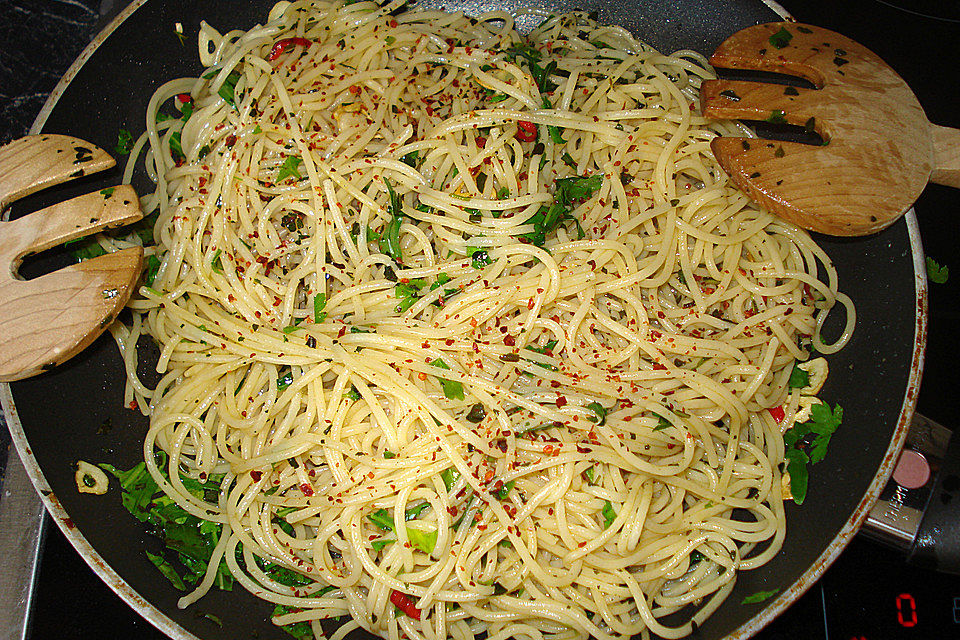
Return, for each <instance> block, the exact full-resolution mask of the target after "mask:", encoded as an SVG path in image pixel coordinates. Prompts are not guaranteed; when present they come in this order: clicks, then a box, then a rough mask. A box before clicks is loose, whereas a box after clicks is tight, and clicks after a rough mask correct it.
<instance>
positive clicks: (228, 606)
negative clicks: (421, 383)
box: [0, 0, 926, 640]
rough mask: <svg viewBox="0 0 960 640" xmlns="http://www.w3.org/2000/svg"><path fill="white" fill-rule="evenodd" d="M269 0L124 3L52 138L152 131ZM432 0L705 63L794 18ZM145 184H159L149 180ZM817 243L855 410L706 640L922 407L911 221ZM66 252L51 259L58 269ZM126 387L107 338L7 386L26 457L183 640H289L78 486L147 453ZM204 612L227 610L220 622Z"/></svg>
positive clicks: (67, 93) (826, 543) (806, 574)
mask: <svg viewBox="0 0 960 640" xmlns="http://www.w3.org/2000/svg"><path fill="white" fill-rule="evenodd" d="M270 4H271V3H270V2H258V1H254V0H244V1H242V2H236V3H234V2H231V3H216V2H208V3H203V2H193V3H180V2H172V1H171V2H163V1H162V0H150V1H149V2H147V3H146V4H143V5H142V6H139V7H138V8H136V9H135V10H134V9H133V8H131V9H128V10H126V11H125V12H124V13H123V14H122V15H121V18H123V20H122V22H119V24H118V23H117V22H115V23H114V24H113V25H111V27H112V32H111V29H108V30H107V32H105V34H102V35H101V36H98V38H97V39H96V40H95V42H94V45H93V46H92V47H91V48H89V49H88V50H87V51H86V52H85V54H84V56H85V58H84V57H81V61H83V62H82V64H80V63H78V65H75V66H74V67H73V68H72V69H71V71H70V72H68V74H67V78H66V79H65V81H64V82H63V83H61V85H60V87H58V90H57V91H56V92H55V93H54V95H53V97H52V98H51V100H50V102H49V103H48V105H47V107H46V108H45V110H44V112H43V113H42V114H41V117H40V120H39V122H40V123H41V124H42V126H43V130H45V131H51V132H62V133H69V134H73V135H77V136H79V137H82V138H85V139H87V140H90V141H91V142H94V143H96V144H98V145H100V146H101V147H103V148H105V149H112V147H113V145H114V144H115V141H116V135H117V130H118V129H119V128H120V127H125V128H129V129H131V130H133V131H139V130H142V124H141V123H142V121H143V118H144V115H143V114H144V111H145V107H146V102H147V100H148V99H149V97H150V95H151V93H152V91H153V89H154V88H155V87H156V86H157V85H159V84H160V83H162V82H164V81H165V80H168V79H170V78H174V77H178V76H182V75H190V74H193V75H196V74H197V73H198V72H199V71H200V67H199V63H198V62H197V61H196V57H197V56H196V52H195V44H194V43H195V41H196V38H195V36H196V29H197V25H198V23H199V21H200V20H202V19H203V20H207V21H208V22H210V23H211V24H213V25H214V26H216V27H218V28H220V29H221V30H224V29H229V28H235V27H241V28H246V27H249V26H252V25H253V24H254V23H256V22H258V21H261V20H263V19H264V18H265V15H266V12H267V10H268V8H269V6H270ZM423 4H432V5H437V6H444V7H447V8H455V7H463V8H464V9H465V10H466V11H468V12H471V11H473V12H477V11H479V10H483V9H490V8H494V7H499V8H506V9H511V8H516V7H521V6H547V7H550V8H552V9H557V10H571V9H599V10H600V19H601V20H602V21H605V22H615V23H618V24H621V25H623V26H625V27H627V28H629V29H631V30H632V31H633V32H634V33H636V34H637V35H639V36H640V37H641V38H643V39H645V40H647V41H649V42H651V43H652V44H653V45H654V46H656V47H658V48H659V49H661V50H665V51H670V50H674V49H678V48H693V49H697V50H699V51H701V52H703V53H707V54H708V53H710V52H711V51H712V50H713V49H714V48H715V47H716V45H718V44H719V43H720V42H721V41H722V40H723V39H724V38H725V37H727V36H728V35H730V34H732V33H733V32H735V31H737V30H738V29H740V28H743V27H746V26H749V25H752V24H756V23H759V22H766V21H771V20H777V19H780V16H778V15H777V14H776V13H775V12H773V11H772V10H771V9H770V8H768V7H767V6H765V5H764V4H761V3H760V2H759V1H756V0H738V1H733V0H692V1H690V2H686V3H676V2H671V1H669V0H654V1H649V2H638V3H637V4H628V3H624V2H612V1H611V2H601V1H600V0H588V1H587V2H584V3H577V2H566V1H564V2H552V1H550V0H546V1H537V0H527V1H523V0H499V1H498V0H493V1H490V2H477V1H476V0H466V1H462V2H458V1H456V0H452V1H449V2H440V1H433V0H431V1H430V2H424V3H423ZM678 4H682V6H676V5H678ZM176 23H181V24H182V25H183V28H184V31H185V34H186V36H185V41H186V44H185V45H182V44H181V43H180V41H179V40H178V39H177V38H176V36H175V33H174V28H175V26H174V25H175V24H176ZM93 47H95V48H93ZM118 176H119V172H117V171H115V172H114V173H113V175H107V176H97V177H95V178H92V179H90V180H88V181H86V182H85V183H84V184H76V183H74V184H72V185H71V186H69V187H66V188H63V189H60V190H59V191H57V192H54V193H48V194H40V195H37V196H34V197H32V198H31V199H29V200H26V201H21V202H19V203H17V205H18V206H17V207H16V208H15V209H14V211H13V214H12V215H13V216H17V215H22V213H23V212H25V211H30V210H34V209H35V208H37V207H39V206H42V205H43V204H45V203H46V202H49V201H50V200H53V199H62V198H64V197H67V196H71V195H74V194H77V193H81V192H87V191H91V190H94V189H97V188H103V187H105V186H109V185H110V184H115V183H116V181H117V180H118ZM135 186H137V187H138V188H140V189H141V190H146V188H147V184H146V183H140V184H135ZM818 240H819V241H820V244H821V246H823V247H824V248H825V249H826V251H827V252H828V253H829V254H830V256H831V257H832V258H833V260H834V262H835V263H836V264H837V266H838V269H839V272H840V278H841V285H842V289H843V290H844V291H845V292H847V293H848V294H849V295H851V297H853V299H854V301H855V302H856V304H857V309H858V315H859V321H858V325H857V330H856V333H855V335H854V338H853V341H852V342H851V344H850V345H849V346H848V347H847V348H846V349H844V350H843V351H842V352H840V353H839V354H837V355H835V356H833V357H831V359H830V365H831V376H830V380H829V381H828V384H827V387H826V388H825V390H824V391H823V392H822V394H821V395H822V397H824V398H825V399H828V400H829V401H831V402H839V403H840V404H841V405H842V406H843V407H845V409H846V412H845V419H844V424H843V427H842V428H841V430H840V431H839V432H838V433H837V434H836V435H835V436H834V439H833V445H832V447H831V453H830V455H829V456H828V457H827V459H826V460H825V461H824V462H822V463H820V464H819V465H817V466H816V467H814V468H813V469H812V474H811V475H812V477H811V481H810V490H809V495H808V498H807V501H806V503H805V504H804V505H803V506H802V507H796V506H795V505H793V504H789V505H788V507H787V518H788V525H789V532H788V536H787V540H786V543H785V545H784V548H783V550H782V552H781V553H780V554H779V555H778V556H777V557H776V558H775V559H774V560H773V561H772V562H770V563H769V564H767V565H766V566H764V567H763V568H761V569H759V570H756V571H752V572H744V573H741V574H740V577H739V578H738V584H737V587H736V589H735V590H734V592H733V594H732V595H731V596H730V598H729V599H728V600H727V602H726V603H725V604H724V605H723V606H722V607H721V608H720V609H719V610H718V611H717V612H716V613H715V614H714V616H713V617H711V618H710V619H709V620H708V622H707V623H706V624H705V625H704V626H703V627H702V628H701V631H700V634H699V636H698V637H699V638H704V639H712V638H722V637H727V636H729V637H731V638H745V637H748V636H750V635H752V634H753V633H754V632H756V631H757V630H758V629H759V628H760V627H762V626H763V625H764V624H765V623H766V622H768V621H769V620H770V619H772V618H773V617H774V616H775V615H776V614H777V613H779V612H780V611H782V610H783V608H785V607H786V606H787V605H788V604H789V603H790V602H792V601H793V599H795V598H796V597H797V596H798V595H799V594H801V593H802V592H803V591H804V590H805V589H806V588H808V587H809V586H810V585H811V584H812V583H813V582H814V581H815V580H816V578H817V577H818V576H819V575H820V573H822V571H823V570H824V569H825V567H826V566H827V565H828V564H829V563H830V562H831V561H832V559H833V558H834V557H835V556H836V555H837V554H838V553H839V552H840V550H841V549H842V548H843V546H844V545H845V543H846V541H847V540H848V539H849V538H850V537H851V536H852V535H853V534H854V533H855V531H856V530H857V528H858V527H859V525H860V524H861V522H862V520H863V518H864V517H865V515H866V514H865V510H866V508H867V507H868V505H869V504H870V503H871V502H872V500H873V499H874V498H875V497H876V495H877V493H878V492H879V490H880V488H881V487H882V486H883V485H884V483H885V481H886V478H887V476H889V473H890V471H891V465H892V462H893V461H894V459H895V457H896V455H897V452H898V451H899V448H900V445H901V443H902V440H903V437H904V435H905V427H906V425H907V423H908V422H909V418H910V415H911V413H912V411H913V406H914V401H915V398H916V390H917V385H918V383H919V374H920V364H921V361H922V347H923V343H924V339H925V320H926V304H925V286H924V281H923V278H922V271H923V266H922V250H921V249H920V243H919V236H918V233H917V229H916V221H915V219H914V218H913V215H912V214H910V215H909V216H908V217H907V218H905V219H904V220H901V221H900V222H898V223H896V224H895V225H893V226H892V227H890V228H889V229H887V230H886V231H884V232H882V233H881V234H878V235H876V236H872V237H868V238H862V239H857V240H835V239H829V238H818ZM63 259H64V258H63V256H58V255H53V256H50V257H49V258H48V260H49V262H50V263H51V264H56V263H57V262H58V261H60V260H63ZM878 274H882V277H877V276H878ZM835 320H839V318H835ZM838 324H839V322H836V323H834V325H835V326H834V327H833V329H834V330H835V329H836V325H838ZM828 333H830V330H829V329H828ZM153 357H154V358H155V354H154V356H153ZM150 359H151V357H150V354H149V353H145V354H144V356H143V357H142V362H143V364H142V370H143V371H142V373H143V374H144V376H145V378H146V379H147V380H148V381H149V380H150V379H151V375H150V370H151V368H152V363H151V362H150ZM123 383H124V376H123V368H122V364H121V362H120V358H119V356H118V354H117V351H116V347H115V346H114V345H113V342H112V340H110V339H109V337H107V338H101V339H100V340H99V341H98V342H96V343H95V344H94V345H93V346H92V347H90V348H89V349H88V350H87V351H86V352H84V353H83V354H82V355H80V356H79V357H77V358H75V359H74V360H72V361H70V362H69V363H67V364H66V365H63V366H61V367H59V368H58V369H56V370H54V371H52V372H50V373H48V374H45V375H44V376H41V377H39V378H36V379H33V380H30V381H25V382H19V383H16V384H14V385H11V386H10V388H9V391H8V390H6V389H3V390H0V395H2V396H3V399H4V408H5V410H6V413H7V417H8V421H9V423H10V426H11V431H12V433H13V435H14V439H15V441H16V442H17V444H18V447H19V448H20V452H21V456H22V457H23V458H24V460H25V463H26V466H27V469H28V471H29V472H30V474H31V476H32V478H33V480H34V482H35V484H36V485H37V487H38V489H40V490H41V493H42V494H43V496H44V500H45V502H46V504H47V506H48V508H49V509H50V511H51V512H52V513H53V515H54V517H55V519H56V521H57V524H58V525H59V526H60V528H61V529H62V530H63V531H64V532H65V533H66V535H67V537H68V538H69V539H70V541H71V542H72V543H73V544H74V546H76V547H77V548H78V550H79V551H80V552H81V554H83V556H84V557H85V559H86V560H87V562H88V563H89V564H90V565H91V566H92V567H93V568H94V570H96V571H97V572H98V573H99V574H100V575H101V577H103V578H104V580H106V581H107V583H108V584H110V586H111V587H112V588H114V590H116V591H117V592H118V593H119V594H120V595H121V596H122V597H123V598H124V599H126V600H127V601H128V602H129V603H130V604H131V605H132V606H133V607H135V608H136V609H137V610H139V611H140V612H141V613H142V614H143V615H145V616H146V617H147V618H149V619H150V620H151V621H152V622H153V623H154V624H155V625H157V626H158V627H159V628H161V630H163V631H165V632H167V633H168V634H170V635H172V636H174V637H184V638H189V637H193V636H196V637H198V638H204V639H205V640H214V639H219V638H223V639H234V638H245V637H259V638H282V637H286V636H285V635H284V634H283V632H282V631H280V630H279V629H277V628H276V627H274V626H273V625H272V624H271V623H270V621H269V612H270V609H271V607H270V605H268V604H266V603H264V602H262V601H260V600H258V599H257V598H254V597H253V596H250V595H249V594H247V593H246V592H244V591H243V590H242V588H240V587H237V590H235V591H234V592H233V593H224V592H220V591H216V590H215V591H211V593H210V594H208V595H207V596H205V598H204V599H202V600H201V601H200V602H199V603H198V604H196V605H193V607H191V608H190V609H188V610H186V611H181V610H179V609H177V607H176V601H177V598H178V597H179V596H180V595H181V594H180V592H177V591H176V590H175V589H174V588H173V587H172V586H170V585H169V584H168V583H167V582H166V581H165V580H163V579H162V578H161V577H160V576H159V574H158V573H157V570H156V568H155V567H154V566H153V565H152V564H150V562H149V561H148V560H147V557H146V555H145V554H144V553H143V550H144V549H149V550H152V551H158V550H159V545H160V543H159V542H158V541H156V540H155V539H153V538H151V537H150V536H149V535H147V534H146V532H145V531H144V530H143V529H142V527H141V526H140V525H139V523H137V522H136V521H135V520H134V519H133V518H132V517H130V516H129V514H128V513H127V512H126V511H125V510H124V509H123V507H122V506H121V504H120V498H119V492H118V491H116V490H114V491H111V492H110V493H109V494H108V495H106V496H102V497H95V496H90V495H80V494H79V493H78V492H77V490H76V485H75V482H74V478H73V465H74V463H75V462H76V461H77V460H88V461H110V462H112V463H113V464H115V465H117V466H119V467H122V468H129V467H130V466H132V465H134V464H136V463H137V462H138V461H139V460H140V457H141V445H142V436H143V434H144V433H145V430H146V421H145V419H143V418H142V417H141V416H140V415H139V413H135V412H133V411H130V410H127V409H124V408H123V407H122V406H121V403H122V397H123ZM14 403H15V407H14ZM770 589H779V596H778V597H776V598H773V599H771V600H769V601H767V602H765V603H763V604H759V605H742V604H741V601H742V600H743V598H744V597H745V596H746V595H749V594H752V593H755V592H757V591H760V590H770ZM197 610H199V611H201V612H209V613H211V614H214V615H215V616H217V617H218V618H219V620H221V621H222V626H217V625H216V624H215V623H213V622H212V621H210V620H209V619H207V618H204V617H202V616H199V615H197Z"/></svg>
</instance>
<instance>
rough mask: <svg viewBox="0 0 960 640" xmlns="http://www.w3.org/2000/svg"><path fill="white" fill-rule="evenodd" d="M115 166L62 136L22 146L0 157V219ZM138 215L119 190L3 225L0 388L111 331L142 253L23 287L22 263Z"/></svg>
mask: <svg viewBox="0 0 960 640" xmlns="http://www.w3.org/2000/svg"><path fill="white" fill-rule="evenodd" d="M113 165H114V161H113V158H111V157H110V156H109V155H108V154H107V153H105V152H104V151H103V150H101V149H98V148H97V147H95V146H93V145H92V144H90V143H88V142H84V141H83V140H78V139H77V138H71V137H68V136H60V135H38V136H28V137H26V138H20V139H19V140H15V141H13V142H11V143H10V144H8V145H6V146H4V147H0V211H2V210H3V209H4V208H5V207H6V206H7V205H9V204H10V203H11V202H13V201H15V200H18V199H20V198H23V197H25V196H27V195H29V194H31V193H34V192H36V191H39V190H41V189H44V188H46V187H49V186H52V185H55V184H59V183H62V182H65V181H67V180H71V179H74V178H78V177H81V176H84V175H89V174H91V173H96V172H98V171H103V170H104V169H108V168H110V167H112V166H113ZM142 217H143V215H142V214H141V212H140V203H139V200H138V199H137V194H136V193H135V192H134V190H133V188H132V187H130V186H128V185H119V186H116V187H111V188H109V189H104V190H102V191H99V192H94V193H88V194H86V195H83V196H79V197H76V198H73V199H71V200H67V201H65V202H60V203H58V204H55V205H53V206H50V207H47V208H45V209H42V210H40V211H36V212H33V213H31V214H29V215H26V216H23V217H21V218H18V219H17V220H13V221H10V222H0V264H2V265H5V266H4V268H2V269H0V381H3V382H8V381H11V380H19V379H21V378H26V377H29V376H32V375H35V374H37V373H39V372H41V371H43V370H46V369H52V368H53V367H54V366H56V365H58V364H60V363H61V362H63V361H64V360H67V359H68V358H70V357H72V356H73V355H75V354H76V353H78V352H79V351H81V350H82V349H83V348H84V347H86V346H87V345H89V344H90V343H91V342H93V340H94V339H96V337H97V336H99V335H100V334H101V333H103V330H104V329H106V327H107V326H108V325H109V324H110V323H111V322H113V320H114V319H115V318H116V317H117V313H118V312H119V311H120V309H121V308H123V305H124V304H125V303H126V301H127V299H128V298H129V297H130V294H131V292H132V291H133V287H134V286H135V285H136V282H137V279H138V278H139V276H140V272H141V268H142V263H143V250H142V249H140V248H132V249H124V250H122V251H117V252H115V253H108V254H106V255H103V256H100V257H98V258H93V259H91V260H86V261H84V262H80V263H78V264H73V265H70V266H68V267H65V268H63V269H60V270H58V271H55V272H53V273H49V274H47V275H44V276H41V277H39V278H35V279H33V280H22V279H20V278H18V277H17V275H16V271H17V268H18V267H19V266H20V263H21V261H22V260H23V258H24V257H25V256H27V255H30V254H33V253H38V252H40V251H44V250H46V249H49V248H51V247H55V246H57V245H59V244H63V243H64V242H67V241H68V240H73V239H75V238H80V237H82V236H88V235H91V234H93V233H97V232H99V231H102V230H104V229H107V228H111V227H119V226H123V225H125V224H129V223H131V222H136V221H137V220H139V219H140V218H142Z"/></svg>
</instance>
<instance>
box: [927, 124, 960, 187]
mask: <svg viewBox="0 0 960 640" xmlns="http://www.w3.org/2000/svg"><path fill="white" fill-rule="evenodd" d="M930 137H931V138H932V139H933V171H932V172H931V173H930V182H936V183H937V184H942V185H946V186H948V187H955V188H957V189H960V129H952V128H950V127H941V126H939V125H935V124H932V125H930Z"/></svg>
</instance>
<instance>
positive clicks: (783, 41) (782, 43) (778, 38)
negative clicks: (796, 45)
mask: <svg viewBox="0 0 960 640" xmlns="http://www.w3.org/2000/svg"><path fill="white" fill-rule="evenodd" d="M792 39H793V34H792V33H790V32H789V31H787V29H786V27H780V31H777V32H776V33H774V34H773V35H771V36H770V38H769V39H768V40H769V42H770V44H771V45H773V46H774V47H775V48H777V49H783V48H784V47H786V46H787V45H789V44H790V41H791V40H792Z"/></svg>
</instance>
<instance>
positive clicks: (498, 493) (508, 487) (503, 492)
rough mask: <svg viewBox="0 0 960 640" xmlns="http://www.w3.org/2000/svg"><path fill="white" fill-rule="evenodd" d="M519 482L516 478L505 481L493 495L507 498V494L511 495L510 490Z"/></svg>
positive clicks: (499, 498) (502, 498)
mask: <svg viewBox="0 0 960 640" xmlns="http://www.w3.org/2000/svg"><path fill="white" fill-rule="evenodd" d="M516 483H517V481H516V480H511V481H510V482H505V483H504V484H503V486H502V487H500V489H498V490H497V491H496V492H494V494H493V497H495V498H496V499H497V500H506V499H507V496H508V495H510V490H511V489H513V485H515V484H516Z"/></svg>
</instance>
